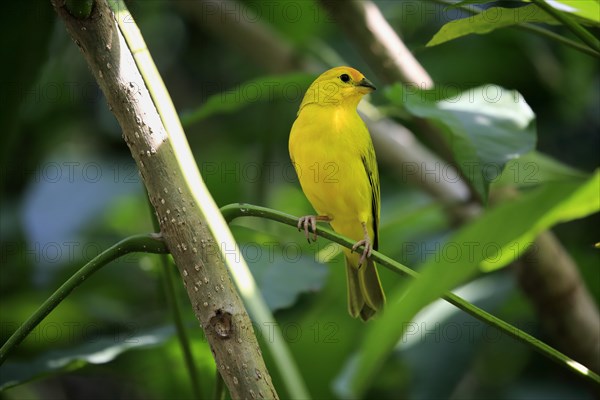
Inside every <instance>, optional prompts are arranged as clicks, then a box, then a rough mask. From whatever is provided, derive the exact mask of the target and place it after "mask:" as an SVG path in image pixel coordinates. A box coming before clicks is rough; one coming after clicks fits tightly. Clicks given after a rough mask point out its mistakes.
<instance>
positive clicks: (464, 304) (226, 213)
mask: <svg viewBox="0 0 600 400" xmlns="http://www.w3.org/2000/svg"><path fill="white" fill-rule="evenodd" d="M221 213H222V214H223V217H224V218H225V220H227V221H228V222H231V221H232V220H233V219H235V218H237V217H261V218H267V219H270V220H273V221H277V222H281V223H283V224H286V225H290V226H293V227H296V226H297V224H298V218H296V217H293V216H291V215H288V214H285V213H282V212H280V211H276V210H272V209H269V208H265V207H259V206H254V205H250V204H230V205H227V206H224V207H222V208H221ZM316 233H317V235H319V236H321V237H324V238H326V239H329V240H331V241H333V242H336V243H338V244H339V245H341V246H344V247H346V248H349V249H350V248H352V246H353V245H354V242H353V241H351V240H350V239H347V238H345V237H343V236H340V235H338V234H337V233H335V232H333V231H331V230H329V229H326V228H322V227H317V232H316ZM358 251H359V252H360V251H362V248H359V249H358ZM371 257H372V258H373V259H374V260H375V261H377V262H378V263H379V264H380V265H382V266H384V267H386V268H388V269H389V270H391V271H393V272H396V273H400V274H402V275H406V276H409V277H411V278H417V277H418V276H419V274H418V273H417V272H415V271H413V270H412V269H410V268H409V267H407V266H405V265H402V264H400V263H399V262H397V261H394V260H392V259H391V258H389V257H387V256H385V255H383V254H381V253H379V252H378V251H373V253H372V255H371ZM442 298H443V299H444V300H446V301H447V302H449V303H450V304H452V305H454V306H456V307H457V308H459V309H461V310H462V311H464V312H466V313H467V314H469V315H471V316H473V317H475V318H477V319H478V320H480V321H482V322H485V323H486V324H489V325H492V326H494V327H496V328H497V329H499V330H500V331H502V332H504V333H506V334H508V335H509V336H511V337H513V338H515V339H517V340H518V341H520V342H523V343H525V344H526V345H529V346H531V347H533V348H534V349H535V350H537V351H538V352H540V353H541V354H543V355H544V356H546V357H548V358H550V359H551V360H553V361H555V362H557V363H559V364H561V365H563V366H564V367H566V368H568V369H570V370H571V371H572V372H575V373H576V374H577V375H579V376H583V377H585V378H587V379H589V380H591V381H593V382H595V383H597V384H598V383H600V376H598V375H597V374H596V373H594V372H593V371H590V370H588V369H587V368H585V367H584V366H583V365H581V364H580V363H578V362H577V361H575V360H573V359H571V358H570V357H568V356H566V355H564V354H562V353H561V352H559V351H558V350H556V349H554V348H552V347H550V346H548V345H547V344H545V343H544V342H542V341H540V340H538V339H536V338H534V337H533V336H531V335H529V334H528V333H526V332H524V331H522V330H520V329H518V328H516V327H515V326H513V325H511V324H509V323H507V322H505V321H503V320H501V319H499V318H497V317H495V316H493V315H491V314H489V313H488V312H486V311H484V310H482V309H481V308H479V307H476V306H474V305H473V304H471V303H469V302H468V301H466V300H464V299H463V298H461V297H459V296H457V295H455V294H453V293H450V292H447V293H446V294H445V295H444V296H443V297H442Z"/></svg>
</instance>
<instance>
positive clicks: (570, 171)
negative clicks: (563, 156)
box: [492, 151, 589, 188]
mask: <svg viewBox="0 0 600 400" xmlns="http://www.w3.org/2000/svg"><path fill="white" fill-rule="evenodd" d="M588 177H589V174H587V173H585V172H583V171H580V170H578V169H575V168H573V167H571V166H569V165H566V164H563V163H561V162H560V161H558V160H555V159H554V158H552V157H550V156H548V155H545V154H543V153H540V152H537V151H532V152H530V153H527V154H525V155H523V156H522V157H520V158H517V159H514V160H510V161H509V162H508V163H506V166H505V167H504V171H503V172H502V175H500V176H499V177H498V179H496V180H494V181H493V182H492V187H494V188H499V187H503V186H521V187H525V186H534V185H539V184H541V183H545V182H549V181H560V180H569V179H586V178H588Z"/></svg>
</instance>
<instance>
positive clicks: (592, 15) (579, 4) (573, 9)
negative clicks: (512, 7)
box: [524, 0, 600, 24]
mask: <svg viewBox="0 0 600 400" xmlns="http://www.w3.org/2000/svg"><path fill="white" fill-rule="evenodd" d="M524 1H531V0H524ZM546 3H548V5H550V6H552V7H554V8H556V9H557V10H560V11H563V12H567V13H571V14H574V15H577V16H578V17H581V18H584V19H587V20H589V21H593V22H595V23H596V24H599V23H600V2H599V1H598V0H546Z"/></svg>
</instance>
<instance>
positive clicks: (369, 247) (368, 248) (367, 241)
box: [352, 224, 373, 268]
mask: <svg viewBox="0 0 600 400" xmlns="http://www.w3.org/2000/svg"><path fill="white" fill-rule="evenodd" d="M363 230H364V232H365V237H364V239H362V240H359V241H358V242H356V243H354V246H352V251H353V252H354V251H356V249H358V248H359V247H360V246H365V247H364V249H363V252H362V254H361V256H360V260H359V261H358V268H360V267H361V266H362V265H363V263H364V262H365V260H366V259H367V258H368V257H371V253H372V252H373V243H371V238H370V237H369V234H368V232H367V228H366V225H365V224H363Z"/></svg>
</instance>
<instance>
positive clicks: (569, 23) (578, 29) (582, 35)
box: [531, 0, 600, 51]
mask: <svg viewBox="0 0 600 400" xmlns="http://www.w3.org/2000/svg"><path fill="white" fill-rule="evenodd" d="M531 1H532V3H533V4H535V5H536V6H538V7H539V8H541V9H542V10H544V11H545V12H546V13H548V14H550V15H552V17H554V18H555V19H556V20H557V21H558V22H560V23H561V24H563V25H564V26H566V27H567V28H568V29H569V30H570V31H571V32H573V34H574V35H575V36H577V37H578V38H579V39H581V41H582V42H584V43H585V44H587V45H588V46H590V47H591V48H592V49H594V50H596V51H600V42H599V41H598V39H596V38H595V37H594V35H592V34H591V33H590V32H589V31H588V30H587V29H585V28H584V27H583V26H581V25H579V24H578V23H577V22H575V20H574V19H573V18H571V16H570V15H568V14H566V13H564V12H562V11H559V10H557V9H556V8H554V7H552V6H551V5H550V4H548V3H546V2H545V1H542V0H531Z"/></svg>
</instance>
